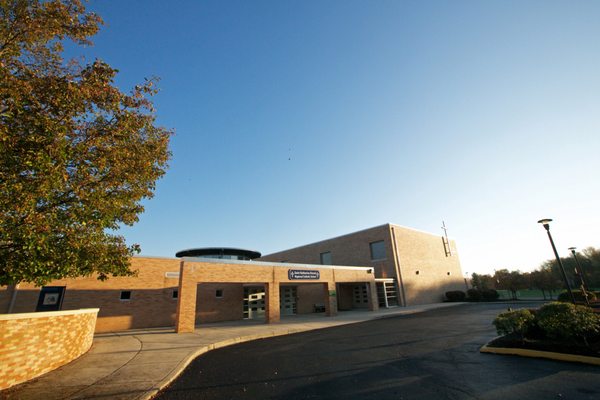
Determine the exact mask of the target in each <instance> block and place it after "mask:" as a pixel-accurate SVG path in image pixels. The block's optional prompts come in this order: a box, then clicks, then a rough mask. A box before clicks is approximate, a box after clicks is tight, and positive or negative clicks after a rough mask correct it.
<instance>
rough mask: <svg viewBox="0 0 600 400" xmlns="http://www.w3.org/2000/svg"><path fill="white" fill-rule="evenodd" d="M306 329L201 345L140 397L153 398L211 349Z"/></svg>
mask: <svg viewBox="0 0 600 400" xmlns="http://www.w3.org/2000/svg"><path fill="white" fill-rule="evenodd" d="M317 329H320V328H317ZM308 330H313V329H308ZM305 331H306V330H296V329H288V330H281V331H272V332H266V333H264V334H256V335H247V336H239V337H236V338H231V339H226V340H222V341H220V342H215V343H212V344H209V345H207V346H203V347H200V348H199V349H198V350H196V351H195V352H193V353H191V354H190V355H188V356H187V357H186V358H185V359H184V360H182V361H181V362H180V363H179V364H178V365H177V366H176V367H175V368H174V369H173V370H172V371H171V372H170V373H169V375H168V376H167V377H166V378H165V379H163V380H162V381H160V382H159V383H158V384H157V385H156V386H155V387H153V388H152V389H150V390H148V391H146V393H144V394H143V395H141V396H140V397H139V399H140V400H150V399H152V398H153V397H154V396H156V395H157V394H158V392H160V391H161V390H162V389H164V388H165V387H166V386H168V385H169V384H170V383H171V382H173V381H174V380H175V379H177V377H179V375H181V373H182V372H183V371H184V370H185V369H186V368H187V367H188V365H190V364H191V363H192V361H194V360H195V359H196V358H198V357H199V356H201V355H202V354H204V353H208V352H209V351H211V350H216V349H220V348H222V347H227V346H231V345H234V344H238V343H244V342H251V341H253V340H258V339H267V338H271V337H276V336H284V335H291V334H293V333H300V332H305Z"/></svg>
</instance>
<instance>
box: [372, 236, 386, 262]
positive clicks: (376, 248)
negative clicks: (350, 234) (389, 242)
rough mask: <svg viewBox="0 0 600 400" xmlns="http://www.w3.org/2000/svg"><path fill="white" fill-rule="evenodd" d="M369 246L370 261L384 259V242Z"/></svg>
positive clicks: (373, 243)
mask: <svg viewBox="0 0 600 400" xmlns="http://www.w3.org/2000/svg"><path fill="white" fill-rule="evenodd" d="M369 246H370V247H371V260H384V259H385V242H384V241H383V240H380V241H378V242H372V243H369Z"/></svg>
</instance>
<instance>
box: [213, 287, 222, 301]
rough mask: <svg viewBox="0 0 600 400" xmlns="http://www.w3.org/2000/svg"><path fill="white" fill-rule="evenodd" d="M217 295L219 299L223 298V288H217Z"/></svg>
mask: <svg viewBox="0 0 600 400" xmlns="http://www.w3.org/2000/svg"><path fill="white" fill-rule="evenodd" d="M215 297H216V298H217V299H220V298H222V297H223V289H217V290H215Z"/></svg>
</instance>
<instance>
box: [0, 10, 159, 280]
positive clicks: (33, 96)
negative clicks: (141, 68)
mask: <svg viewBox="0 0 600 400" xmlns="http://www.w3.org/2000/svg"><path fill="white" fill-rule="evenodd" d="M101 24H102V20H101V18H100V17H99V16H97V15H96V14H94V13H91V12H88V11H86V9H85V7H84V5H83V3H82V2H81V1H80V0H48V1H38V0H0V285H8V284H16V283H19V282H34V283H36V284H38V285H43V284H45V283H47V282H49V281H51V280H54V279H60V278H65V277H77V276H87V275H91V274H97V276H98V277H99V278H100V279H105V278H107V277H109V276H123V275H129V274H131V271H130V270H129V258H130V256H131V255H133V254H134V253H135V252H137V251H139V249H138V246H136V245H133V246H127V245H126V243H125V240H124V238H123V237H121V236H118V235H116V234H114V233H111V231H114V230H115V229H117V228H118V227H119V225H120V224H125V225H132V224H133V223H135V222H136V221H137V220H138V215H139V214H140V213H141V212H142V211H143V206H142V204H141V200H142V199H145V198H150V197H152V195H153V190H154V188H155V183H156V181H157V180H158V179H159V178H160V177H161V176H162V175H164V173H165V171H166V168H167V162H168V160H169V157H170V153H169V150H168V144H169V139H170V136H171V132H170V131H169V130H167V129H165V128H162V127H158V126H157V125H156V121H155V112H154V109H153V106H152V102H151V101H150V97H151V96H152V95H153V94H155V93H156V89H155V87H154V84H155V81H154V80H152V79H150V80H145V81H144V82H143V83H142V84H140V85H138V86H136V87H135V88H133V89H132V90H131V92H129V93H124V92H122V91H121V90H120V89H119V88H117V87H116V86H115V84H114V79H115V76H116V74H117V70H116V69H114V68H112V67H111V66H110V65H108V64H106V63H104V62H102V61H100V60H95V61H94V62H91V63H85V62H82V61H77V60H65V59H64V58H63V55H62V53H63V44H64V41H65V40H71V41H72V42H74V43H76V44H80V45H89V44H91V43H90V37H92V36H93V35H94V34H95V33H96V32H97V31H98V29H99V27H100V25H101Z"/></svg>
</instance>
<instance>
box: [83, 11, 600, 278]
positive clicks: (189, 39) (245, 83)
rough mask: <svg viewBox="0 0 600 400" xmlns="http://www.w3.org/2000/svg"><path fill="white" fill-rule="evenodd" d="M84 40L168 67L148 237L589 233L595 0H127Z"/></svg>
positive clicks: (597, 144)
mask: <svg viewBox="0 0 600 400" xmlns="http://www.w3.org/2000/svg"><path fill="white" fill-rule="evenodd" d="M88 8H89V9H90V10H94V11H96V12H97V13H99V14H100V15H101V16H102V17H103V18H104V20H105V22H106V25H105V26H104V27H103V29H102V30H101V32H100V33H99V34H98V35H97V36H96V37H95V38H94V43H95V45H94V47H92V48H89V49H85V54H86V56H87V57H88V58H89V57H91V58H94V57H97V58H100V59H103V60H104V61H107V62H108V63H109V64H111V65H112V66H114V67H116V68H118V69H119V70H120V74H119V77H118V80H117V84H118V85H119V86H120V87H121V88H122V89H123V90H129V88H131V87H132V86H133V85H135V84H136V83H138V82H141V81H142V80H143V78H144V77H150V76H158V77H160V78H161V81H160V85H159V86H160V88H161V92H160V94H159V95H157V96H156V97H155V99H154V102H155V106H156V108H157V116H158V123H159V124H160V125H163V126H165V127H169V128H173V129H174V130H175V132H176V133H175V136H174V137H173V139H172V143H171V150H172V152H173V159H172V161H171V163H170V169H169V171H168V172H167V175H166V176H165V177H164V178H163V179H162V180H161V181H160V182H159V183H158V187H157V190H156V195H155V197H154V198H153V199H151V200H149V201H146V202H145V205H146V212H145V213H144V214H143V215H141V216H140V221H139V223H137V224H136V225H135V226H133V227H126V228H124V229H122V230H121V232H120V233H121V234H123V235H124V236H125V237H126V238H127V241H128V243H130V244H132V243H139V244H140V245H141V246H142V253H143V254H145V255H154V256H167V257H171V256H174V253H175V252H176V251H178V250H181V249H185V248H190V247H205V246H229V247H243V248H250V249H254V250H258V251H261V252H263V254H267V253H270V252H274V251H279V250H283V249H287V248H290V247H295V246H298V245H302V244H306V243H310V242H314V241H318V240H321V239H326V238H329V237H332V236H337V235H341V234H344V233H348V232H352V231H356V230H360V229H364V228H368V227H371V226H375V225H380V224H383V223H386V222H391V223H396V224H399V225H404V226H408V227H413V228H416V229H420V230H425V231H429V232H432V233H435V234H441V233H442V231H441V229H440V226H441V221H442V220H444V221H445V222H446V224H447V226H448V228H449V234H450V236H451V237H452V238H454V239H455V240H456V241H457V245H458V250H459V255H460V257H461V262H462V266H463V271H465V272H468V273H472V272H490V271H492V270H493V269H499V268H509V269H517V268H520V269H521V270H531V269H533V268H536V267H537V266H538V265H539V263H540V262H541V261H543V260H545V259H548V258H551V257H552V252H551V249H550V246H549V244H548V241H547V237H546V236H545V233H544V231H543V229H542V228H541V227H540V226H539V225H538V224H536V221H537V220H538V219H540V218H544V217H549V218H553V219H554V220H555V223H554V224H553V225H552V232H553V234H554V237H555V240H556V242H557V246H558V248H559V251H560V252H561V253H562V255H565V256H567V255H568V252H567V251H566V248H567V247H569V246H578V247H580V248H583V247H585V246H590V245H591V246H596V247H600V221H599V218H598V208H599V207H598V198H600V183H599V182H600V180H599V179H598V172H599V171H600V157H599V154H598V153H599V150H600V134H599V133H600V132H599V131H600V112H599V105H600V74H599V72H598V71H600V24H598V20H599V18H600V2H594V1H486V2H480V1H423V2H417V1H327V2H319V1H187V2H186V1H181V2H165V1H126V2H116V1H109V2H100V1H92V2H90V3H89V4H88Z"/></svg>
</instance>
